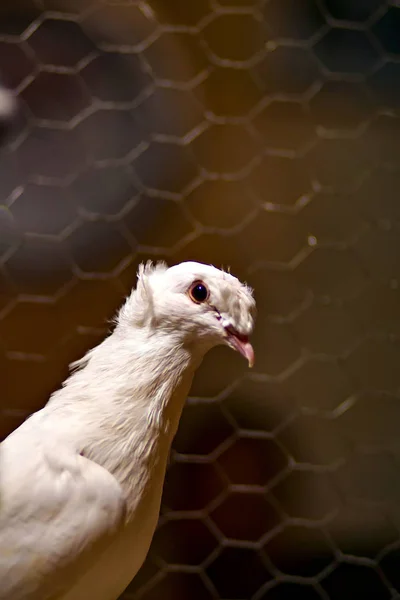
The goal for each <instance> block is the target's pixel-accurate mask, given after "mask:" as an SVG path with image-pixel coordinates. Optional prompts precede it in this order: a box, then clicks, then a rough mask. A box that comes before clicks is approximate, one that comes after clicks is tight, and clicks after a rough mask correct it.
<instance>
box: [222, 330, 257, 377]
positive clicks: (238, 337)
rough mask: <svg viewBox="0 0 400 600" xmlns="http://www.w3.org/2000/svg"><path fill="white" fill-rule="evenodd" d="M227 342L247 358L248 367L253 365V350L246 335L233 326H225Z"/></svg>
mask: <svg viewBox="0 0 400 600" xmlns="http://www.w3.org/2000/svg"><path fill="white" fill-rule="evenodd" d="M225 331H226V333H227V340H228V344H229V345H230V346H231V347H232V348H234V349H235V350H237V351H238V352H239V353H240V354H241V355H242V356H243V357H244V358H246V359H247V362H248V363H249V367H250V369H251V368H252V367H253V365H254V350H253V346H252V345H251V344H250V342H249V338H248V336H247V335H242V334H241V333H239V332H238V331H236V330H235V329H233V327H226V329H225Z"/></svg>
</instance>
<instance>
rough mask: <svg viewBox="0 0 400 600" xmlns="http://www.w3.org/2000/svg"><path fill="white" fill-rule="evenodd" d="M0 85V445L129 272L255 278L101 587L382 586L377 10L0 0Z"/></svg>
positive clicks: (394, 533)
mask: <svg viewBox="0 0 400 600" xmlns="http://www.w3.org/2000/svg"><path fill="white" fill-rule="evenodd" d="M0 74H1V77H2V81H3V83H4V85H5V86H6V87H7V88H8V89H10V90H12V91H13V92H14V93H15V95H16V99H17V104H18V107H17V112H16V114H15V115H14V117H13V119H12V123H11V124H8V123H7V122H5V123H4V124H3V125H2V127H1V131H0V133H1V134H2V136H3V138H2V139H3V146H2V149H1V151H0V374H1V381H2V394H1V415H2V418H1V435H2V436H3V437H4V436H5V435H7V433H8V432H10V431H11V430H12V429H13V428H14V427H16V426H17V425H18V424H19V423H20V422H22V420H23V419H24V418H26V416H27V415H29V414H30V413H31V412H32V411H34V410H37V409H38V408H40V407H41V406H43V404H44V403H45V402H46V400H47V398H48V396H49V394H50V393H51V392H52V391H53V390H54V389H56V388H57V386H59V385H60V383H61V381H62V380H63V379H64V378H65V376H66V375H67V365H68V363H70V362H71V361H73V360H75V359H77V358H79V357H80V356H81V355H82V353H83V352H84V351H85V350H86V349H88V348H89V347H92V346H93V345H95V344H96V343H97V342H98V341H99V340H101V339H102V338H103V337H104V335H105V333H106V331H107V327H108V325H107V319H109V318H110V317H111V316H112V315H113V312H114V311H115V309H116V308H117V307H118V306H119V304H120V303H121V301H122V299H123V297H124V295H126V294H127V293H128V292H129V290H130V289H131V287H132V285H133V284H134V280H135V271H136V268H137V265H138V263H139V262H140V261H141V260H143V259H145V258H146V259H147V258H152V259H157V258H163V259H166V260H167V262H169V263H172V262H178V261H181V260H190V259H193V260H200V261H203V262H207V263H213V264H215V265H217V266H219V265H225V266H227V265H230V266H231V269H232V272H233V273H235V274H236V275H238V276H239V277H240V278H242V279H245V280H247V281H248V282H249V283H250V284H251V285H252V286H254V288H255V292H256V299H257V304H258V312H259V317H258V322H257V327H256V332H255V336H254V345H255V350H256V358H257V362H256V365H255V368H254V370H253V371H252V372H250V374H249V372H248V371H247V369H246V365H245V364H244V362H242V361H241V360H240V357H237V356H236V355H233V353H230V352H229V351H227V350H226V351H225V350H224V349H217V350H215V351H213V353H212V354H211V355H210V356H208V357H207V358H206V360H205V362H204V364H203V366H202V368H201V370H200V371H199V373H198V375H197V376H196V380H195V382H194V386H193V389H192V392H191V398H190V399H189V400H188V404H187V406H186V408H185V411H184V414H183V417H182V422H181V426H180V428H179V431H178V434H177V437H176V439H175V441H174V445H173V452H172V455H171V461H170V463H171V464H170V467H169V470H168V474H167V480H166V484H165V489H164V498H163V507H162V514H161V517H160V523H159V527H158V529H157V532H156V535H155V538H154V541H153V544H152V548H151V551H150V554H149V557H148V559H147V561H146V563H145V565H144V566H143V568H142V570H141V572H140V573H139V575H138V577H137V578H136V579H135V580H134V582H132V584H131V585H130V586H129V587H128V589H127V590H126V592H125V594H124V595H123V596H122V597H121V598H123V599H124V600H133V599H135V600H136V599H138V600H139V599H144V600H158V599H159V598H163V599H165V600H187V599H188V598H190V599H191V600H208V599H209V598H210V599H226V600H229V599H239V598H240V599H246V600H247V599H254V600H292V599H293V600H294V599H296V600H318V599H322V600H350V599H351V600H352V599H353V598H355V597H357V598H363V599H364V600H365V599H369V598H371V599H373V600H378V599H379V600H385V599H386V598H388V599H395V598H400V576H399V572H400V545H399V528H400V468H399V460H400V443H399V439H400V437H399V434H398V431H399V424H400V398H399V388H400V368H399V365H400V360H399V358H400V346H399V334H400V319H399V316H400V295H399V294H400V292H399V277H400V236H399V216H400V202H399V199H398V195H399V190H400V171H399V166H400V159H399V156H400V152H399V151H400V120H399V108H400V6H399V4H398V2H394V1H393V2H384V1H382V0H363V1H361V0H346V1H345V0H268V1H257V0H219V1H218V2H217V1H216V0H190V1H186V0H147V1H142V2H139V1H134V0H121V1H118V0H116V1H110V2H106V1H104V2H100V1H99V0H38V1H37V2H35V1H34V0H12V1H11V0H10V1H7V0H3V1H2V3H1V5H0ZM132 552H134V549H132ZM110 577H112V573H110ZM93 600H95V599H93Z"/></svg>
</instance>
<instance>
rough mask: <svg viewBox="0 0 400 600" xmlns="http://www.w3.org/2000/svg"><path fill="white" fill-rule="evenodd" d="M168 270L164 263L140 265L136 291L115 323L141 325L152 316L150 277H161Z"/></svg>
mask: <svg viewBox="0 0 400 600" xmlns="http://www.w3.org/2000/svg"><path fill="white" fill-rule="evenodd" d="M167 269H168V265H167V264H166V263H165V262H164V261H158V262H157V263H153V262H152V261H151V260H149V261H147V262H146V263H140V265H139V267H138V270H137V284H136V289H135V290H133V291H132V293H131V295H130V296H129V297H128V298H127V300H126V302H125V304H124V306H123V307H122V308H121V310H120V311H119V314H118V317H117V323H123V322H130V323H136V324H143V323H145V322H146V321H148V320H149V319H150V320H151V318H152V316H153V313H154V311H153V294H152V290H151V286H150V284H149V281H150V277H153V276H154V275H161V274H162V273H165V271H166V270H167Z"/></svg>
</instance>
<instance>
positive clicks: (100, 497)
mask: <svg viewBox="0 0 400 600" xmlns="http://www.w3.org/2000/svg"><path fill="white" fill-rule="evenodd" d="M254 310H255V303H254V299H253V297H252V293H251V290H250V289H249V288H248V287H246V286H245V285H243V284H241V283H240V282H239V281H238V280H237V279H236V278H235V277H233V276H232V275H230V274H229V273H225V272H223V271H220V270H218V269H215V268H214V267H211V266H206V265H202V264H199V263H191V262H188V263H182V264H180V265H176V266H174V267H171V268H169V269H168V268H167V267H166V265H164V264H163V263H161V264H158V265H156V266H152V265H151V264H148V265H146V266H141V267H140V269H139V274H138V283H137V288H136V290H134V291H133V292H132V294H131V295H130V296H129V297H128V299H127V300H126V302H125V304H124V306H123V307H122V309H121V310H120V312H119V315H118V317H117V320H116V327H115V329H114V331H113V333H112V334H111V335H110V336H109V337H108V338H107V339H106V340H105V341H104V342H102V343H101V344H100V345H99V346H97V347H96V348H94V349H93V350H91V351H90V352H89V353H88V354H87V355H86V356H85V357H84V358H83V359H82V360H80V361H78V363H77V364H76V365H74V367H75V371H74V372H73V374H72V375H71V376H70V377H69V378H68V379H67V380H66V382H65V383H64V386H63V388H62V389H60V390H59V391H57V392H56V393H54V394H53V395H52V397H51V398H50V400H49V402H48V403H47V405H46V406H45V407H44V408H43V409H42V410H40V411H39V412H37V413H35V414H34V415H32V416H31V417H30V418H29V419H27V421H25V422H24V423H23V424H22V425H21V426H20V427H19V428H18V429H17V430H16V431H14V432H13V433H12V434H11V435H10V436H8V438H6V440H5V441H4V442H3V443H2V444H1V446H0V599H1V600H83V599H85V598H96V600H114V599H116V598H118V596H119V595H120V594H121V593H122V592H123V590H124V589H125V587H126V586H127V585H128V583H129V582H130V581H131V579H132V578H133V577H134V575H135V574H136V573H137V571H138V569H139V568H140V566H141V564H142V563H143V561H144V559H145V557H146V554H147V551H148V548H149V546H150V542H151V538H152V536H153V533H154V530H155V527H156V524H157V519H158V514H159V508H160V500H161V493H162V486H163V482H164V476H165V470H166V462H167V457H168V453H169V449H170V446H171V442H172V439H173V437H174V435H175V433H176V429H177V426H178V422H179V418H180V415H181V411H182V408H183V404H184V401H185V398H186V396H187V393H188V391H189V389H190V385H191V382H192V378H193V374H194V372H195V370H196V368H197V367H198V366H199V364H200V363H201V360H202V358H203V356H204V354H205V353H206V352H207V351H208V350H209V349H210V348H212V347H213V346H215V345H218V344H228V345H230V346H231V347H234V348H235V349H237V350H239V352H241V353H242V354H243V355H244V356H245V357H246V358H247V359H248V361H249V364H250V365H251V364H252V362H253V359H254V354H253V349H252V347H251V345H250V343H249V342H248V337H247V336H248V335H249V334H250V333H251V332H252V329H253V315H254Z"/></svg>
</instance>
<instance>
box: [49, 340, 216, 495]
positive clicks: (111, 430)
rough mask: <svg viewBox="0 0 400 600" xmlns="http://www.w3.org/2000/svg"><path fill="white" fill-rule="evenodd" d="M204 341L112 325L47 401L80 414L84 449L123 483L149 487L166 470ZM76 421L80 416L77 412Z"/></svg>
mask: <svg viewBox="0 0 400 600" xmlns="http://www.w3.org/2000/svg"><path fill="white" fill-rule="evenodd" d="M206 350H207V348H202V347H199V346H198V344H196V346H195V347H191V346H190V345H188V344H183V343H182V342H181V341H180V340H179V338H177V337H176V336H175V337H174V335H173V334H170V335H166V334H163V335H161V334H160V335H159V334H157V333H151V332H146V331H143V330H138V331H137V332H136V331H134V330H133V331H132V332H130V334H129V336H127V335H123V334H122V333H120V332H118V331H115V332H114V333H113V334H112V335H111V336H110V337H109V338H107V339H106V340H105V341H104V342H103V343H102V344H100V345H99V346H98V347H97V348H95V349H94V350H92V351H91V352H90V353H89V354H88V355H87V357H85V358H84V359H83V360H82V364H81V368H80V369H79V370H78V371H77V372H76V373H74V374H73V375H72V376H71V377H70V378H69V379H68V380H67V381H66V383H65V386H64V388H63V389H61V390H60V391H59V392H57V393H56V394H55V395H54V397H53V399H52V400H50V404H53V406H54V404H57V405H58V407H59V408H60V417H61V414H64V415H66V414H67V413H68V414H72V415H76V417H79V423H76V426H77V428H78V430H79V431H81V435H80V436H79V437H80V439H81V444H82V445H83V452H84V454H86V455H87V456H88V457H89V458H91V459H92V460H95V461H96V462H98V463H99V464H101V465H102V466H104V467H105V468H107V470H109V471H110V472H112V473H113V474H114V475H115V476H116V477H117V479H118V480H119V481H120V483H121V484H122V485H123V486H124V487H125V486H127V488H128V494H129V488H130V487H131V486H132V485H135V486H136V490H137V488H138V487H143V489H144V488H145V487H146V485H147V484H146V473H149V472H153V473H154V471H155V470H156V471H159V473H160V477H161V476H162V475H163V473H164V472H165V466H166V461H167V457H168V453H169V449H170V445H171V442H172V439H173V436H174V435H175V433H176V430H177V427H178V424H179V419H180V416H181V412H182V408H183V405H184V402H185V399H186V397H187V394H188V392H189V390H190V386H191V383H192V378H193V375H194V372H195V370H196V368H197V367H198V365H199V364H200V363H201V360H202V358H203V356H204V353H205V351H206ZM76 420H77V419H76Z"/></svg>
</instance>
